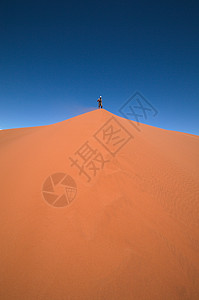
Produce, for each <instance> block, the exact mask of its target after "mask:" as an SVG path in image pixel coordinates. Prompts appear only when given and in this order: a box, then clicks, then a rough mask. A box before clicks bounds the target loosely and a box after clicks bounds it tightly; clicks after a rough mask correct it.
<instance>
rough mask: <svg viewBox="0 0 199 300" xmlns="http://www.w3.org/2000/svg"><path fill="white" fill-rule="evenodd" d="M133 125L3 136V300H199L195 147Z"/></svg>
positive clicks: (80, 121)
mask: <svg viewBox="0 0 199 300" xmlns="http://www.w3.org/2000/svg"><path fill="white" fill-rule="evenodd" d="M136 126H137V125H136V123H135V122H133V121H131V122H129V121H128V120H126V119H123V118H120V117H118V116H115V115H113V114H111V113H109V112H108V111H106V110H104V109H102V110H95V111H92V112H89V113H86V114H83V115H80V116H77V117H75V118H72V119H69V120H65V121H63V122H60V123H56V124H53V125H48V126H41V127H33V128H21V129H11V130H3V131H0V166H1V169H0V185H1V189H0V201H1V210H0V245H1V251H0V270H1V277H0V278H1V279H0V299H4V300H6V299H19V300H27V299H28V300H35V299H41V300H43V299H45V300H47V299H48V300H50V299H52V300H62V299H63V300H65V299H68V300H76V299H77V300H79V299H81V300H84V299H85V300H97V299H105V300H107V299H113V300H117V299H122V300H126V299H133V300H137V299H152V300H156V299H157V300H160V299H163V300H164V299H165V300H168V299H172V300H175V299H199V158H198V153H199V137H198V136H194V135H190V134H185V133H180V132H173V131H167V130H163V129H159V128H156V127H151V126H148V125H144V124H140V126H139V131H138V130H137V128H136Z"/></svg>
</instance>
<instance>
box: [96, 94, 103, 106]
mask: <svg viewBox="0 0 199 300" xmlns="http://www.w3.org/2000/svg"><path fill="white" fill-rule="evenodd" d="M97 102H98V108H102V107H103V106H102V96H100V97H99V99H98V100H97Z"/></svg>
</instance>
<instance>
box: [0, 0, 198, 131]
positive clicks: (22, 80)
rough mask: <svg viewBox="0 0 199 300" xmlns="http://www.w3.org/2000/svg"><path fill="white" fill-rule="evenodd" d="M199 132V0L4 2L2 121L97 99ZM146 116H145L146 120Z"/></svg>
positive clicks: (62, 115)
mask: <svg viewBox="0 0 199 300" xmlns="http://www.w3.org/2000/svg"><path fill="white" fill-rule="evenodd" d="M135 91H139V92H140V93H141V94H142V95H143V96H144V97H145V98H146V99H147V100H148V101H149V102H150V103H151V104H152V105H153V106H154V107H155V108H156V110H157V111H158V114H157V116H156V117H148V119H147V120H146V121H144V119H143V122H145V123H147V124H150V125H153V126H157V127H161V128H165V129H169V130H177V131H183V132H188V133H193V134H199V118H198V116H199V2H198V1H157V2H154V1H152V2H151V1H115V0H114V1H112V0H111V1H104V0H101V1H70V2H68V1H60V0H57V1H50V0H48V1H44V0H40V1H37V0H34V1H31V0H30V1H21V0H19V1H14V0H12V1H11V0H1V2H0V128H2V129H7V128H16V127H30V126H38V125H46V124H52V123H56V122H59V121H63V120H65V119H68V118H71V117H73V116H75V115H78V114H81V113H84V112H86V111H89V110H92V109H94V108H96V107H97V102H96V101H97V98H98V97H99V96H100V95H102V98H103V105H104V108H105V109H107V110H109V111H110V112H112V113H114V114H117V115H120V113H119V109H120V107H121V106H122V105H123V104H124V103H125V101H127V100H128V99H129V98H130V97H131V96H132V95H133V94H134V92H135ZM140 121H141V122H142V119H140Z"/></svg>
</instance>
